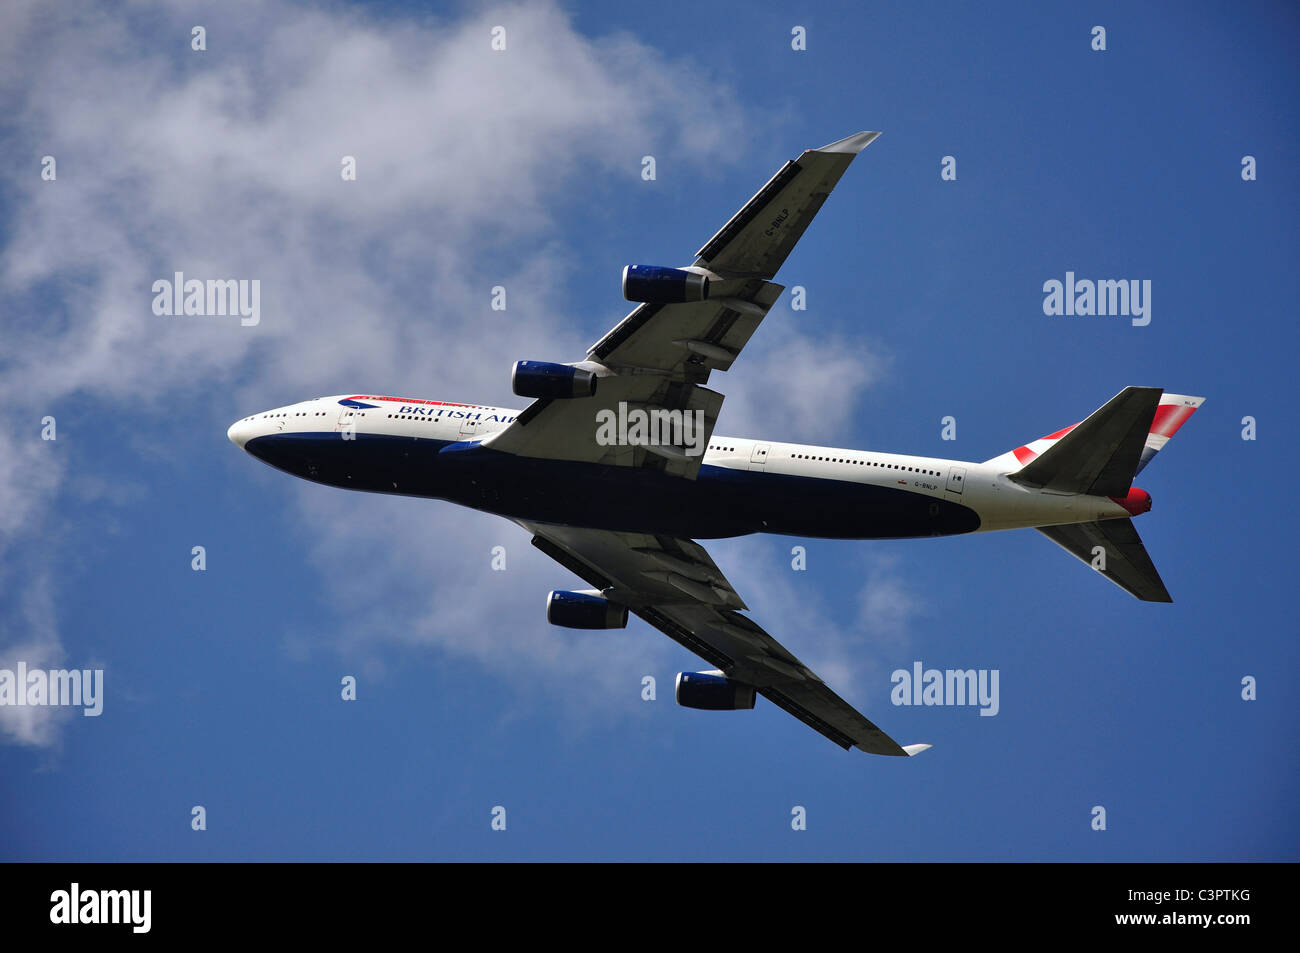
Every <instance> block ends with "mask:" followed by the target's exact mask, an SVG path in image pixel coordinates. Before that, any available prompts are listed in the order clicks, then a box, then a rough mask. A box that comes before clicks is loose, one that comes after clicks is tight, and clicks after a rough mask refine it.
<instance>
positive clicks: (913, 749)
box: [903, 745, 934, 758]
mask: <svg viewBox="0 0 1300 953" xmlns="http://www.w3.org/2000/svg"><path fill="white" fill-rule="evenodd" d="M933 747H934V745H903V750H904V751H906V752H907V756H908V757H909V758H915V757H916V756H917V755H918V754H920V753H921V752H922V751H929V750H930V749H931V748H933Z"/></svg>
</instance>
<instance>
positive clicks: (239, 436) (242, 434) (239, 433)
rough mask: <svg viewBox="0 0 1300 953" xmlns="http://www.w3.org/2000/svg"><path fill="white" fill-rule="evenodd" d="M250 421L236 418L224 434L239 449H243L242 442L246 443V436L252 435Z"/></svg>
mask: <svg viewBox="0 0 1300 953" xmlns="http://www.w3.org/2000/svg"><path fill="white" fill-rule="evenodd" d="M252 426H253V425H252V421H249V420H236V421H235V422H234V423H233V424H231V425H230V429H229V430H227V431H226V436H227V437H228V438H229V439H230V442H231V443H233V444H234V445H235V446H236V447H238V448H239V449H240V450H243V449H244V444H246V443H248V438H249V437H251V436H252Z"/></svg>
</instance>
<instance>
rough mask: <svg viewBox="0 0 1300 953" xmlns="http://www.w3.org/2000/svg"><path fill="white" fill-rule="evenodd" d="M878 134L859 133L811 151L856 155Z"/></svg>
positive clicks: (874, 139) (873, 140)
mask: <svg viewBox="0 0 1300 953" xmlns="http://www.w3.org/2000/svg"><path fill="white" fill-rule="evenodd" d="M879 135H880V133H878V132H859V133H856V134H855V135H852V136H849V137H848V138H847V139H841V140H840V141H839V142H832V143H831V144H830V145H829V146H822V147H821V148H820V149H813V150H812V151H813V152H842V153H845V154H847V155H854V156H855V155H857V154H858V153H859V152H861V151H862V150H863V149H865V148H866V147H867V146H869V145H871V144H872V143H873V142H875V141H876V137H877V136H879Z"/></svg>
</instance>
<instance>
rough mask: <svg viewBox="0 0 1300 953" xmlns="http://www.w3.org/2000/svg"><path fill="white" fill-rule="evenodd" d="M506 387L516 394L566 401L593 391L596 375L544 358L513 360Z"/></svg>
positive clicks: (586, 395) (589, 395) (587, 394)
mask: <svg viewBox="0 0 1300 953" xmlns="http://www.w3.org/2000/svg"><path fill="white" fill-rule="evenodd" d="M510 388H511V389H512V390H513V391H514V392H515V393H516V394H518V395H519V396H520V397H533V398H542V397H545V398H549V399H551V400H555V399H559V400H567V399H568V398H570V397H591V396H592V395H593V394H595V393H596V375H595V374H593V373H591V371H584V370H583V369H582V368H580V367H573V366H571V365H569V364H547V363H546V362H545V361H515V369H514V370H513V371H511V372H510Z"/></svg>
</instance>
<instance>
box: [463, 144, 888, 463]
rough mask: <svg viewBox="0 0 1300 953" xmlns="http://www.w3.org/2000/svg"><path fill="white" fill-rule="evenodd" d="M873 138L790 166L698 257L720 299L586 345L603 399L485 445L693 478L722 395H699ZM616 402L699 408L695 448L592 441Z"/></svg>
mask: <svg viewBox="0 0 1300 953" xmlns="http://www.w3.org/2000/svg"><path fill="white" fill-rule="evenodd" d="M878 135H880V134H879V133H878V132H861V133H858V134H857V135H854V136H849V137H848V138H847V139H841V140H840V141H839V142H833V143H831V144H830V145H828V146H823V147H822V148H820V149H810V150H808V151H807V152H805V153H804V154H803V155H801V156H800V157H799V158H798V159H793V160H791V161H789V162H787V163H786V164H785V165H784V166H782V167H781V168H780V170H778V171H777V173H776V175H774V176H772V178H771V179H770V180H769V181H768V182H767V184H766V185H764V186H763V187H762V188H761V189H759V190H758V193H757V194H756V195H755V196H754V197H753V198H751V199H750V200H749V201H748V202H746V203H745V205H744V206H743V207H742V208H741V209H740V211H739V212H737V213H736V214H735V215H733V216H732V217H731V219H730V220H729V221H728V222H727V223H726V224H725V225H723V226H722V228H721V229H719V231H718V232H717V234H715V235H714V236H713V237H712V238H711V239H709V241H708V242H706V243H705V245H704V247H703V248H701V249H700V250H699V251H698V252H697V253H696V259H695V263H694V265H693V266H692V267H693V268H698V269H703V270H706V271H707V272H709V273H710V274H712V275H713V276H714V278H713V280H714V281H715V283H716V284H715V287H717V288H719V289H721V293H720V295H718V296H711V297H708V298H706V299H704V300H702V301H690V302H682V303H673V304H661V303H652V304H641V305H638V306H637V308H636V309H635V310H634V311H632V313H631V314H629V315H628V316H627V317H625V318H624V319H623V320H622V321H620V322H619V323H618V324H617V325H615V326H614V328H613V329H612V330H610V331H609V333H607V334H606V335H605V336H604V337H603V338H601V339H600V340H599V341H597V342H596V343H595V344H593V345H592V346H591V348H589V349H588V352H587V357H586V360H585V361H582V362H579V363H578V365H577V366H579V367H582V368H586V369H591V370H593V371H594V372H595V373H596V374H597V377H598V387H597V388H596V394H595V395H594V396H592V397H583V398H576V399H567V400H550V399H543V400H538V401H535V402H534V403H533V404H532V405H531V406H530V407H528V408H527V409H526V410H525V411H524V412H523V413H522V414H521V415H520V416H519V418H518V419H517V420H515V421H514V422H513V423H512V424H511V425H510V426H509V427H507V428H505V429H504V430H501V431H498V432H497V433H495V434H492V435H490V436H488V437H486V438H484V440H483V444H482V445H483V446H484V447H491V448H492V449H494V450H499V451H504V452H506V453H515V454H519V455H522V456H530V457H542V458H547V459H559V460H578V461H582V462H586V463H606V464H612V465H616V466H648V467H655V468H659V469H663V470H666V471H667V472H669V473H671V474H674V475H680V476H684V477H686V478H687V479H694V477H695V475H696V474H697V473H698V471H699V467H700V460H701V458H702V456H703V453H702V450H703V449H704V448H705V447H707V446H708V440H709V438H710V437H711V436H712V434H713V427H714V424H715V423H716V421H717V415H718V411H719V410H720V409H721V407H722V395H721V394H718V393H717V392H715V391H711V390H708V389H707V388H705V387H704V384H705V383H707V381H708V379H709V374H710V373H711V372H712V371H714V370H720V371H725V370H727V369H728V368H730V367H731V365H732V363H733V362H734V361H735V359H736V357H737V356H738V355H739V354H740V352H741V350H742V349H743V348H744V346H745V344H746V343H748V341H749V339H750V337H751V336H752V335H753V334H754V332H755V331H756V330H757V329H758V325H759V323H760V322H761V321H762V320H763V318H764V317H765V316H766V314H767V312H768V310H769V309H770V308H771V307H772V305H773V304H775V303H776V300H777V299H778V298H779V297H780V296H781V292H782V291H783V290H785V289H784V288H783V287H782V286H781V285H778V284H774V283H773V282H772V281H770V280H769V279H771V278H772V277H773V276H775V274H776V272H777V269H779V268H780V267H781V265H782V263H784V262H785V260H786V258H787V257H788V256H789V254H790V252H791V251H792V250H793V249H794V246H795V244H796V243H797V242H798V240H799V238H800V236H802V235H803V233H804V231H805V229H807V228H808V225H809V224H810V223H811V222H812V220H813V218H814V216H816V214H817V211H818V210H819V209H820V208H821V207H822V204H823V203H824V202H825V201H826V199H827V197H828V196H829V195H830V193H831V190H832V189H833V188H834V187H835V184H836V183H837V182H838V181H839V180H840V176H842V175H843V174H844V171H845V170H846V169H847V168H848V167H849V163H851V162H852V161H853V158H854V157H855V156H856V155H857V154H858V153H859V152H861V151H862V150H863V149H865V148H866V147H867V146H868V145H869V144H870V143H871V142H872V141H874V140H875V138H876V137H877V136H878ZM620 405H622V406H624V407H626V408H633V409H638V408H640V409H653V410H659V411H668V412H673V411H702V412H703V416H702V417H701V418H698V419H700V420H701V421H702V423H703V434H702V435H698V434H697V437H699V439H696V440H694V441H692V443H693V446H690V447H688V446H685V445H684V444H679V445H675V446H660V447H656V448H653V449H651V448H647V447H645V446H635V447H634V446H626V445H617V446H611V445H609V444H608V442H601V441H599V440H598V439H597V419H598V418H597V415H598V413H599V412H600V411H610V412H612V413H617V412H618V410H619V408H620Z"/></svg>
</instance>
